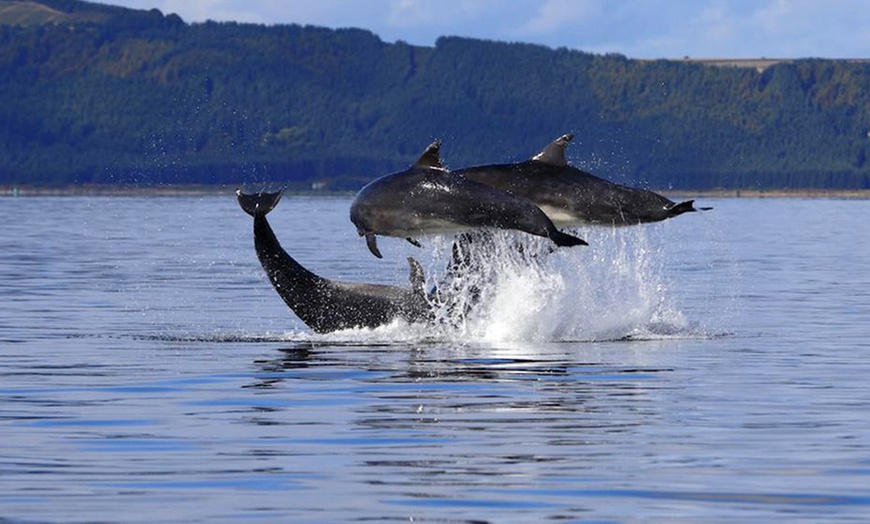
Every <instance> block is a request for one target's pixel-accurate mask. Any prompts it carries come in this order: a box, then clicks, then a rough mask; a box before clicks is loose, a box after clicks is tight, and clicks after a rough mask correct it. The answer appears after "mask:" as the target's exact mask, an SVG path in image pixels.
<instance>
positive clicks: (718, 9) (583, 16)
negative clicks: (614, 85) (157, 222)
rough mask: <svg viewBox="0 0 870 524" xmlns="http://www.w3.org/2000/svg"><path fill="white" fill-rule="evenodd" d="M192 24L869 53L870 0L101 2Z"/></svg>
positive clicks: (414, 39)
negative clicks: (172, 16)
mask: <svg viewBox="0 0 870 524" xmlns="http://www.w3.org/2000/svg"><path fill="white" fill-rule="evenodd" d="M97 1H102V2H104V3H111V4H115V5H123V6H127V7H134V8H140V9H151V8H155V7H156V8H157V9H160V10H161V11H163V12H164V13H166V14H168V13H177V14H178V15H180V16H181V17H182V18H183V19H184V20H185V21H186V22H202V21H205V20H219V21H229V20H234V21H237V22H253V23H261V24H290V23H296V24H303V25H305V24H312V25H319V26H325V27H333V28H335V27H361V28H364V29H368V30H370V31H372V32H374V33H375V34H377V35H378V36H380V37H381V39H383V40H384V41H387V42H393V41H396V40H404V41H406V42H409V43H411V44H416V45H428V46H431V45H433V44H434V42H435V39H436V38H438V37H439V36H442V35H453V36H467V37H472V38H483V39H489V40H501V41H510V42H529V43H537V44H543V45H547V46H550V47H568V48H571V49H579V50H582V51H587V52H593V53H621V54H624V55H626V56H628V57H631V58H682V57H684V56H691V57H695V58H757V57H767V58H803V57H821V58H870V0H365V1H362V0H361V1H349V0H97Z"/></svg>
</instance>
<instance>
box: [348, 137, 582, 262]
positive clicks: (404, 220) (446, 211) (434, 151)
mask: <svg viewBox="0 0 870 524" xmlns="http://www.w3.org/2000/svg"><path fill="white" fill-rule="evenodd" d="M439 148H440V142H438V141H436V142H433V143H432V144H431V145H430V146H429V147H428V148H427V149H426V151H425V152H424V153H423V155H422V156H420V158H419V159H418V160H417V161H416V162H415V163H414V164H413V165H412V166H411V167H409V168H408V169H406V170H405V171H400V172H397V173H393V174H390V175H386V176H382V177H380V178H378V179H377V180H374V181H373V182H371V183H369V184H368V185H366V186H365V187H363V188H362V189H361V190H360V191H359V193H357V195H356V198H354V200H353V203H352V204H351V207H350V220H351V222H353V223H354V225H356V227H357V232H358V233H359V234H360V236H365V237H366V244H367V245H368V247H369V250H370V251H371V252H372V254H373V255H375V256H376V257H378V258H381V253H380V251H378V247H377V241H376V240H375V235H387V236H393V237H399V238H407V239H408V240H409V241H411V242H412V243H414V244H416V241H414V240H412V239H413V238H414V237H416V236H417V235H424V234H429V233H442V232H457V231H466V230H468V229H471V228H484V227H491V228H500V229H517V230H520V231H525V232H526V233H531V234H532V235H538V236H542V237H547V238H549V239H550V240H552V241H553V242H555V243H556V245H559V246H576V245H579V244H584V245H585V244H586V242H584V241H583V240H582V239H579V238H577V237H574V236H571V235H568V234H565V233H562V232H561V231H559V230H558V229H556V226H555V225H553V222H552V221H551V220H550V219H549V218H547V215H545V214H544V212H543V211H541V210H540V209H539V208H538V207H537V206H535V205H534V204H532V203H531V202H530V201H528V200H526V199H525V198H521V197H518V196H515V195H512V194H509V193H506V192H504V191H500V190H498V189H495V188H493V187H491V186H489V185H486V184H482V183H480V182H477V181H475V180H471V179H469V178H465V177H462V176H458V175H456V174H455V173H452V172H450V171H448V170H446V169H444V168H443V167H442V165H441V159H440V156H439Z"/></svg>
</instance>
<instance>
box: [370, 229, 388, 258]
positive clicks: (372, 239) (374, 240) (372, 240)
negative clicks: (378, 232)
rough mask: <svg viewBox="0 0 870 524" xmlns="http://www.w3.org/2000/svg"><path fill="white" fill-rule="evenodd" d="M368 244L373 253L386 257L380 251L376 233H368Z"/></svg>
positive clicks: (379, 256)
mask: <svg viewBox="0 0 870 524" xmlns="http://www.w3.org/2000/svg"><path fill="white" fill-rule="evenodd" d="M366 246H368V248H369V251H371V252H372V255H374V256H376V257H378V258H384V256H383V255H382V254H381V252H380V251H378V240H377V238H376V237H375V234H374V233H366Z"/></svg>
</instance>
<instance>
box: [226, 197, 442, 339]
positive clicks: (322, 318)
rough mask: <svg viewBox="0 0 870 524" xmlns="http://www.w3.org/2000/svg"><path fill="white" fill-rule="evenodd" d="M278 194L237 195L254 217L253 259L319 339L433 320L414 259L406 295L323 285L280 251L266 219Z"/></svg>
mask: <svg viewBox="0 0 870 524" xmlns="http://www.w3.org/2000/svg"><path fill="white" fill-rule="evenodd" d="M282 194H283V190H282V191H278V192H276V193H255V194H245V193H242V191H241V190H238V191H236V195H237V197H238V200H239V205H241V207H242V209H243V210H244V211H245V212H246V213H248V214H249V215H251V216H252V217H254V246H255V248H256V251H257V258H259V259H260V264H262V266H263V269H265V270H266V274H267V275H268V276H269V281H271V282H272V286H274V287H275V291H277V292H278V294H279V295H280V296H281V298H282V299H284V302H285V303H286V304H287V305H288V306H290V309H292V310H293V312H294V313H296V315H297V316H298V317H299V318H300V319H301V320H302V321H303V322H305V324H306V325H308V326H309V327H310V328H311V329H312V330H314V331H315V332H317V333H328V332H331V331H337V330H340V329H348V328H355V327H368V328H373V327H377V326H381V325H384V324H388V323H389V322H391V321H392V320H394V319H397V318H402V319H404V320H406V321H408V322H416V321H426V320H429V319H430V318H431V315H432V313H431V307H430V305H429V303H428V301H427V300H426V294H425V291H424V290H423V282H424V278H423V270H422V268H421V267H420V265H419V264H418V263H417V262H416V261H415V260H414V259H412V258H409V259H408V263H409V264H410V266H411V278H410V279H411V284H412V287H411V288H410V289H405V288H400V287H396V286H387V285H380V284H357V283H344V282H336V281H333V280H327V279H325V278H322V277H319V276H317V275H315V274H314V273H312V272H311V271H308V270H307V269H305V268H304V267H302V265H300V264H299V263H298V262H296V260H294V259H293V257H291V256H290V255H288V254H287V252H286V251H284V249H283V248H282V247H281V244H280V243H279V242H278V239H277V238H276V237H275V233H274V232H273V231H272V227H271V226H270V225H269V222H268V221H267V220H266V215H267V214H268V213H269V212H270V211H271V210H272V209H273V208H274V207H275V206H276V205H277V204H278V201H279V200H280V199H281V195H282Z"/></svg>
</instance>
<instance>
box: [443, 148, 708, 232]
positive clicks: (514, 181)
mask: <svg viewBox="0 0 870 524" xmlns="http://www.w3.org/2000/svg"><path fill="white" fill-rule="evenodd" d="M572 138H574V136H573V135H570V134H568V135H563V136H561V137H559V138H557V139H556V140H555V141H553V142H552V143H551V144H550V145H548V146H547V147H546V148H544V150H543V151H541V152H540V153H538V154H537V155H535V156H534V157H532V158H531V159H530V160H527V161H525V162H519V163H516V164H494V165H486V166H476V167H469V168H465V169H458V170H456V171H455V173H456V174H458V175H461V176H463V177H465V178H468V179H471V180H475V181H477V182H481V183H483V184H486V185H489V186H492V187H495V188H498V189H501V190H503V191H507V192H509V193H511V194H513V195H516V196H519V197H523V198H527V199H529V200H530V201H532V202H533V203H534V204H535V205H537V206H538V207H539V208H541V209H542V210H543V211H544V213H546V214H547V216H548V217H549V218H550V220H552V221H553V223H555V224H556V225H557V226H577V225H588V224H607V225H618V226H623V225H633V224H641V223H644V222H658V221H660V220H665V219H668V218H672V217H675V216H678V215H681V214H683V213H686V212H689V211H697V209H696V208H695V207H694V201H692V200H689V201H686V202H681V203H679V204H678V203H676V202H673V201H671V200H669V199H667V198H665V197H663V196H662V195H659V194H657V193H654V192H652V191H647V190H644V189H636V188H632V187H627V186H623V185H619V184H614V183H613V182H610V181H607V180H604V179H602V178H599V177H597V176H594V175H592V174H589V173H587V172H585V171H582V170H580V169H577V168H576V167H574V166H571V165H569V164H568V162H567V161H566V160H565V148H566V147H567V146H568V143H569V142H570V141H571V139H572ZM702 209H708V208H702Z"/></svg>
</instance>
